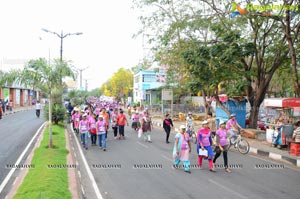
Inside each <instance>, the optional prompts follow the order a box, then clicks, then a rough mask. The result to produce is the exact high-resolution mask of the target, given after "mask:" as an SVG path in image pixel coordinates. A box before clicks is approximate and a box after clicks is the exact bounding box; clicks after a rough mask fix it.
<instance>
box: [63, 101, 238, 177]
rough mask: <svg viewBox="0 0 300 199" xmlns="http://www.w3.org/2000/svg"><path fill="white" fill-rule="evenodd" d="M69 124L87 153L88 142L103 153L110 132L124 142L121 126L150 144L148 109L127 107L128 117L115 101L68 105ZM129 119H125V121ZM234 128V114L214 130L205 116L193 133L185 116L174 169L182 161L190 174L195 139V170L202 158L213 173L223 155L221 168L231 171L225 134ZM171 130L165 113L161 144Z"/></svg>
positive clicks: (174, 154)
mask: <svg viewBox="0 0 300 199" xmlns="http://www.w3.org/2000/svg"><path fill="white" fill-rule="evenodd" d="M67 108H68V111H69V113H70V122H71V121H72V123H73V128H74V131H75V132H76V133H77V134H78V135H80V140H81V143H82V147H83V148H85V149H86V150H88V147H89V144H88V143H89V141H88V140H91V146H98V147H99V148H100V149H101V150H103V151H106V150H107V134H108V132H110V131H111V132H113V136H114V139H115V140H124V139H125V138H126V136H125V126H126V125H127V126H129V121H131V128H132V129H133V130H134V131H136V132H137V134H138V137H139V138H141V139H143V140H144V141H145V142H149V143H151V142H152V140H151V131H152V129H153V126H152V125H153V123H152V120H151V115H150V113H149V110H148V109H145V110H143V111H141V110H139V109H138V108H137V107H132V108H131V107H127V108H128V110H127V111H128V116H126V114H125V113H124V110H123V108H124V107H123V106H122V105H121V104H119V103H117V102H115V101H105V100H100V99H99V98H92V99H88V100H87V103H86V105H84V106H82V105H77V106H75V107H73V106H72V105H71V103H70V104H69V105H68V107H67ZM127 117H129V118H127ZM236 125H238V124H237V122H236V118H235V115H234V114H232V115H231V118H230V120H229V121H228V122H227V125H226V124H225V122H223V121H221V122H220V123H219V128H218V129H217V125H216V121H215V118H214V117H212V114H211V113H209V114H208V117H207V120H205V121H203V122H202V127H201V128H200V129H198V131H197V132H195V126H194V121H193V117H192V113H188V117H187V118H186V124H185V125H181V126H180V128H179V132H178V133H177V134H176V135H175V142H174V147H173V160H174V165H173V166H174V167H175V168H178V166H179V164H180V162H183V166H184V171H185V172H187V173H190V172H191V171H190V160H189V154H190V153H191V144H192V143H191V139H192V138H193V136H195V140H196V141H195V143H196V149H197V151H196V152H197V156H198V167H199V168H200V169H202V165H203V159H204V160H208V165H209V170H210V171H211V172H215V171H216V170H215V163H216V161H217V159H218V158H219V156H220V155H221V154H223V159H224V169H225V171H226V172H228V173H229V172H231V171H230V169H229V168H228V155H227V151H228V148H229V143H228V137H227V136H228V133H229V132H230V133H231V134H232V131H231V129H232V128H233V127H234V126H236ZM173 127H174V124H173V121H172V119H171V117H170V115H169V114H166V115H165V118H164V120H163V129H164V130H165V132H166V138H165V142H166V143H167V144H169V143H170V141H169V139H170V133H171V130H172V128H173Z"/></svg>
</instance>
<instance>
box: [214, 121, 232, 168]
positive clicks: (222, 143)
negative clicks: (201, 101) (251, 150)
mask: <svg viewBox="0 0 300 199" xmlns="http://www.w3.org/2000/svg"><path fill="white" fill-rule="evenodd" d="M216 142H217V146H216V148H215V152H216V155H215V157H214V159H213V163H214V164H215V163H216V160H217V159H218V157H219V156H220V155H221V153H223V159H224V168H225V171H226V172H228V173H230V172H231V171H230V169H229V168H228V156H227V152H228V145H229V143H228V141H227V131H226V125H225V122H224V121H220V128H219V129H218V130H217V132H216Z"/></svg>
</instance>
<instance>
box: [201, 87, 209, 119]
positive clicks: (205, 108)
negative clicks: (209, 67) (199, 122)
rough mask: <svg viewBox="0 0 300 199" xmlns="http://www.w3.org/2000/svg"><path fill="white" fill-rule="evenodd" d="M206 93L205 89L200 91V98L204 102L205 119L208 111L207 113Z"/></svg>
mask: <svg viewBox="0 0 300 199" xmlns="http://www.w3.org/2000/svg"><path fill="white" fill-rule="evenodd" d="M206 96H207V93H206V91H205V89H203V90H202V97H203V102H204V111H205V118H206V117H207V114H208V111H209V105H208V102H207V100H206Z"/></svg>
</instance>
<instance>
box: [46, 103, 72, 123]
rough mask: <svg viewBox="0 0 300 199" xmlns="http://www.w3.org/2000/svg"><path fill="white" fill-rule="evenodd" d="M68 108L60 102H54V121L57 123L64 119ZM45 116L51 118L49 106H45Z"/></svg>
mask: <svg viewBox="0 0 300 199" xmlns="http://www.w3.org/2000/svg"><path fill="white" fill-rule="evenodd" d="M66 111H67V110H66V108H65V107H64V106H62V105H60V104H54V105H52V122H54V123H55V124H58V122H60V121H62V122H63V121H64V119H65V116H66ZM44 114H45V118H46V119H47V120H49V107H48V106H46V107H45V111H44Z"/></svg>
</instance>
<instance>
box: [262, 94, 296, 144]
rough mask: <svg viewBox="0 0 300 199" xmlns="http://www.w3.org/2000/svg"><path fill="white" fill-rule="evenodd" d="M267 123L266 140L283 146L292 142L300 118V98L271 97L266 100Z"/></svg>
mask: <svg viewBox="0 0 300 199" xmlns="http://www.w3.org/2000/svg"><path fill="white" fill-rule="evenodd" d="M264 107H265V109H266V115H267V116H269V117H270V116H271V118H270V120H269V121H270V123H268V124H267V126H268V128H267V131H266V140H267V142H269V143H272V145H273V146H274V147H278V148H282V147H284V146H288V145H289V143H290V142H291V139H292V135H293V131H294V125H293V123H294V122H295V121H297V120H298V119H299V107H300V98H270V99H265V100H264Z"/></svg>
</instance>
